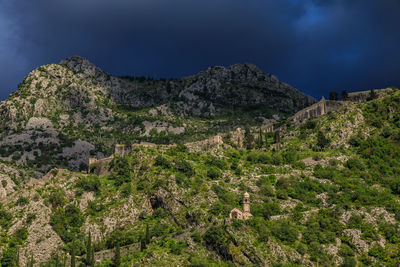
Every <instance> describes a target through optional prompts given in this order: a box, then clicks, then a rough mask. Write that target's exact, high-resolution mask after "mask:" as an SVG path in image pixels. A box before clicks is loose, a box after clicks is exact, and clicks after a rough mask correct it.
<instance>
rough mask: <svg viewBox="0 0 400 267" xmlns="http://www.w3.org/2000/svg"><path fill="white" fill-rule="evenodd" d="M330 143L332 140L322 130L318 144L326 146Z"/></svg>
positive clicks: (322, 146) (318, 136)
mask: <svg viewBox="0 0 400 267" xmlns="http://www.w3.org/2000/svg"><path fill="white" fill-rule="evenodd" d="M329 143H330V140H329V139H328V138H326V137H325V135H324V133H323V132H322V131H319V132H318V135H317V146H319V147H320V148H324V147H326V146H328V145H329Z"/></svg>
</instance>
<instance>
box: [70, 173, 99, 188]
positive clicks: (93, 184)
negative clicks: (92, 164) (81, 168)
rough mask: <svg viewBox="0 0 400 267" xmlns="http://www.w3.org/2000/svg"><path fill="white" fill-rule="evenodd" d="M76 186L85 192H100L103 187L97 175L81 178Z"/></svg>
mask: <svg viewBox="0 0 400 267" xmlns="http://www.w3.org/2000/svg"><path fill="white" fill-rule="evenodd" d="M76 185H77V186H78V187H79V188H82V189H83V190H84V191H91V192H98V191H99V190H100V187H101V183H100V179H99V177H98V176H97V175H88V176H85V177H81V178H80V179H79V180H78V181H77V183H76Z"/></svg>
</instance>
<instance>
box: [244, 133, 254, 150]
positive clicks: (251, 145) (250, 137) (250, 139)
mask: <svg viewBox="0 0 400 267" xmlns="http://www.w3.org/2000/svg"><path fill="white" fill-rule="evenodd" d="M244 138H245V139H246V142H247V149H248V150H251V149H253V148H254V136H253V135H252V134H251V132H250V128H249V127H246V129H245V132H244Z"/></svg>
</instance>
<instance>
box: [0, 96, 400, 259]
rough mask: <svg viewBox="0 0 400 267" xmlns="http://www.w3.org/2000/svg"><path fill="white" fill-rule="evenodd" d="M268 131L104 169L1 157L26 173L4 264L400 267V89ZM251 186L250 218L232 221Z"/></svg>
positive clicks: (137, 157) (4, 244)
mask: <svg viewBox="0 0 400 267" xmlns="http://www.w3.org/2000/svg"><path fill="white" fill-rule="evenodd" d="M260 126H261V124H258V125H256V124H255V126H254V127H249V128H248V129H246V131H235V132H229V131H228V130H227V131H225V132H221V136H222V140H223V144H222V145H218V146H213V145H212V144H207V143H204V142H195V143H186V144H178V145H175V144H171V145H162V144H160V145H158V146H153V147H144V146H142V147H138V148H136V149H134V150H133V151H131V152H130V153H129V154H128V155H126V156H118V155H115V156H114V158H113V159H112V161H111V163H109V165H107V168H106V170H107V171H106V172H105V173H103V175H101V176H97V175H95V174H93V173H89V174H88V173H86V172H76V171H75V172H74V171H69V170H66V169H61V168H54V169H53V170H51V171H50V172H49V173H48V174H46V175H45V176H44V177H43V178H42V179H30V177H29V176H27V175H26V174H24V173H18V171H15V169H14V167H13V166H9V165H8V163H3V165H2V169H3V173H8V174H9V176H12V175H14V177H16V178H15V179H14V180H15V181H18V180H19V179H18V178H19V177H20V176H24V175H25V176H27V177H25V176H24V177H25V178H24V179H22V178H21V179H22V180H24V181H26V182H25V183H20V184H17V183H14V182H13V181H12V180H10V179H8V178H7V179H3V180H2V186H3V188H5V190H6V192H7V197H5V198H3V199H2V201H1V202H2V204H1V206H0V213H1V217H0V226H1V241H0V245H1V258H0V263H1V266H13V264H16V263H17V262H19V263H20V264H23V266H25V264H28V265H29V264H35V265H36V264H39V263H40V264H41V265H43V266H60V264H62V263H63V262H66V263H67V264H70V263H73V264H76V266H79V265H80V264H81V265H83V266H86V265H87V266H240V265H245V266H398V265H399V264H400V231H399V230H400V229H399V226H400V225H399V221H400V201H399V200H400V199H399V194H400V143H399V142H400V91H398V90H397V89H392V90H390V91H389V92H388V93H386V94H384V95H382V96H380V97H378V98H376V99H369V100H368V101H366V102H360V103H351V102H349V103H348V105H346V107H344V108H343V109H341V110H339V111H337V112H331V113H328V114H326V115H324V116H321V117H319V118H317V119H313V120H308V121H307V122H305V123H304V124H301V125H296V124H294V123H293V122H292V121H290V120H281V121H279V122H278V123H277V125H276V127H279V131H277V132H276V133H275V134H274V133H273V132H269V133H263V132H261V133H260V130H259V127H260ZM238 132H240V134H239V135H240V138H237V135H238ZM237 140H243V143H242V142H238V141H237ZM277 142H279V143H280V145H277V144H276V143H277ZM277 148H280V149H277ZM0 175H1V173H0ZM4 177H5V176H4ZM7 177H8V176H7ZM10 183H14V184H13V190H11V189H9V187H10V185H9V184H10ZM245 192H248V193H249V194H250V200H251V205H250V206H251V213H252V214H253V217H252V218H251V219H249V220H236V219H229V213H230V211H231V210H232V209H233V208H242V204H243V194H244V193H245ZM57 264H58V265H57Z"/></svg>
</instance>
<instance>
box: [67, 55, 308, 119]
mask: <svg viewBox="0 0 400 267" xmlns="http://www.w3.org/2000/svg"><path fill="white" fill-rule="evenodd" d="M60 64H62V65H65V66H67V67H68V68H70V69H71V70H73V71H74V72H76V73H77V74H78V75H82V76H85V77H87V78H96V79H97V80H99V81H100V82H101V83H102V84H103V86H102V87H104V88H108V90H106V91H105V92H106V93H108V94H109V95H110V97H111V99H112V100H114V101H115V102H117V103H119V104H122V105H126V106H130V107H134V108H141V107H150V106H156V105H162V104H170V103H172V102H175V103H177V104H178V106H179V108H180V110H181V111H183V113H185V114H194V115H208V116H213V115H216V114H218V112H219V111H220V110H221V109H222V108H240V107H245V106H268V107H270V108H271V109H276V110H278V111H281V112H285V113H294V112H296V111H298V110H300V109H302V108H305V107H307V106H309V105H311V104H313V103H315V102H316V101H315V99H314V98H312V97H310V96H307V95H305V94H303V93H301V92H300V91H298V90H297V89H295V88H293V87H291V86H289V85H287V84H285V83H283V82H280V81H279V80H278V79H277V78H276V77H275V76H274V75H271V74H265V73H263V72H262V71H261V70H260V69H258V68H257V67H256V66H255V65H253V64H236V65H232V66H230V67H210V68H208V69H207V70H205V71H202V72H200V73H198V74H196V75H193V76H189V77H185V78H182V79H177V80H166V81H161V80H138V79H132V77H131V78H129V77H125V78H117V77H112V76H110V75H108V74H105V73H103V72H102V71H101V70H100V69H99V68H98V67H96V66H94V65H93V64H91V63H90V62H89V61H87V60H86V59H83V58H80V57H77V56H74V57H71V58H68V59H66V60H64V61H61V63H60Z"/></svg>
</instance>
